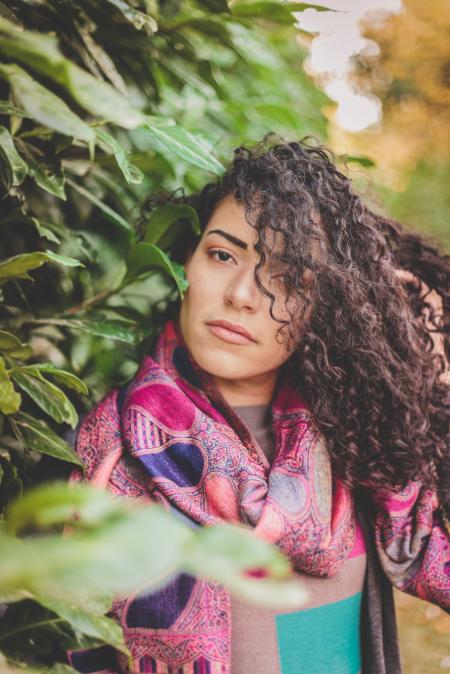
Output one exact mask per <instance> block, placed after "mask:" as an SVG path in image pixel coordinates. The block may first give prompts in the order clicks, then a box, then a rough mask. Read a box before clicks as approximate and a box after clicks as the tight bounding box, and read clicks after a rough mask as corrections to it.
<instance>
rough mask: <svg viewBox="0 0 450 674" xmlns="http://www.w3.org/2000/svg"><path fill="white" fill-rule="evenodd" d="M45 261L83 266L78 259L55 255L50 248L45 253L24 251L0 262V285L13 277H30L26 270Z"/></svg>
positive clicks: (39, 265) (34, 267)
mask: <svg viewBox="0 0 450 674" xmlns="http://www.w3.org/2000/svg"><path fill="white" fill-rule="evenodd" d="M46 262H59V263H60V264H63V265H66V266H68V267H84V265H83V264H82V263H81V262H80V261H79V260H75V258H72V257H65V256H63V255H57V254H56V253H53V252H52V251H51V250H47V251H46V252H45V253H41V252H36V253H24V254H23V255H15V256H14V257H10V258H8V259H7V260H3V262H0V285H2V284H4V283H6V282H7V281H10V280H11V279H13V278H30V277H29V275H28V274H27V272H28V271H30V270H31V269H37V268H38V267H42V265H43V264H45V263H46Z"/></svg>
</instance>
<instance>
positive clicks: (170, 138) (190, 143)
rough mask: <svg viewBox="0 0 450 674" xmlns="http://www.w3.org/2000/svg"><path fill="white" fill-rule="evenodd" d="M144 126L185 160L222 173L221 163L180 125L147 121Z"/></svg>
mask: <svg viewBox="0 0 450 674" xmlns="http://www.w3.org/2000/svg"><path fill="white" fill-rule="evenodd" d="M146 126H147V128H148V129H149V131H151V132H152V134H153V135H154V136H155V137H156V138H157V139H158V140H159V141H160V142H161V143H163V145H165V146H166V147H167V148H169V150H172V151H173V152H175V153H176V154H177V155H179V156H180V157H182V159H184V160H185V161H187V162H189V163H190V164H194V165H195V166H198V167H199V168H202V169H205V170H206V171H212V172H213V173H215V174H217V175H222V174H223V173H224V171H225V168H224V166H223V164H221V163H220V161H219V160H218V159H216V158H215V157H214V156H213V155H212V154H211V152H210V151H209V149H208V148H207V147H205V145H204V144H203V143H202V141H200V140H199V139H198V138H197V137H196V136H194V135H193V134H192V133H190V132H189V131H186V129H183V128H182V127H181V126H166V127H162V126H161V127H160V126H155V125H154V124H151V123H149V122H148V123H147V124H146Z"/></svg>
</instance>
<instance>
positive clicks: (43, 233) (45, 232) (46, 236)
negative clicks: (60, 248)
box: [30, 218, 61, 244]
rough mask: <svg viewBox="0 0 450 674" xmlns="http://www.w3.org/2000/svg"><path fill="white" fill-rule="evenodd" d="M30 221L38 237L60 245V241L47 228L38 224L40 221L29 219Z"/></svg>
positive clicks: (40, 223)
mask: <svg viewBox="0 0 450 674" xmlns="http://www.w3.org/2000/svg"><path fill="white" fill-rule="evenodd" d="M30 220H31V222H32V223H33V225H34V226H35V227H36V230H37V232H38V234H39V236H40V237H42V238H43V239H47V240H48V241H52V243H58V244H59V243H61V239H59V238H58V237H57V236H56V234H55V233H54V232H53V231H52V230H51V229H50V228H49V227H47V226H46V225H44V224H43V223H42V222H40V220H38V219H37V218H30Z"/></svg>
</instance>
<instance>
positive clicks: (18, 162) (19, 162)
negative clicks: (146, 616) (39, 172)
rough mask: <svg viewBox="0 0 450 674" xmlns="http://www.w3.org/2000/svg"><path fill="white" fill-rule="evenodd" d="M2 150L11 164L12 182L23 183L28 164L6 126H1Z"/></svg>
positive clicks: (15, 183)
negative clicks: (18, 150)
mask: <svg viewBox="0 0 450 674" xmlns="http://www.w3.org/2000/svg"><path fill="white" fill-rule="evenodd" d="M0 152H2V154H3V155H4V157H5V160H6V161H7V162H8V163H9V165H10V168H11V173H12V184H13V185H21V184H22V183H23V181H24V180H25V178H26V175H27V173H28V166H27V165H26V163H25V162H24V160H23V159H22V157H21V156H20V154H19V153H18V152H17V150H16V147H15V145H14V141H13V139H12V136H11V134H10V133H9V131H8V129H6V128H5V127H4V126H0Z"/></svg>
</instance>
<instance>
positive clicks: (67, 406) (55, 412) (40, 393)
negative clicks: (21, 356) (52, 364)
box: [11, 366, 78, 428]
mask: <svg viewBox="0 0 450 674" xmlns="http://www.w3.org/2000/svg"><path fill="white" fill-rule="evenodd" d="M11 376H12V378H13V379H14V381H15V382H16V384H18V385H19V386H20V388H21V389H22V390H23V391H25V392H26V393H28V395H29V396H30V397H31V398H32V399H33V400H34V402H35V403H36V405H38V406H39V407H40V408H41V409H42V410H44V412H47V414H49V415H50V416H51V417H52V418H53V419H54V420H55V421H57V422H58V423H59V424H62V423H66V424H69V425H70V426H72V428H75V427H76V425H77V423H78V414H77V412H76V410H75V407H74V406H73V405H72V403H71V402H70V400H69V399H68V397H67V396H66V394H65V393H64V392H63V391H61V389H60V388H58V387H57V386H55V384H52V383H51V382H49V381H47V379H45V377H43V376H42V374H41V373H40V371H39V370H37V369H36V368H33V367H32V366H27V367H26V368H25V367H24V368H20V367H17V368H14V369H13V370H11Z"/></svg>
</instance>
